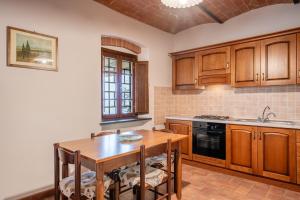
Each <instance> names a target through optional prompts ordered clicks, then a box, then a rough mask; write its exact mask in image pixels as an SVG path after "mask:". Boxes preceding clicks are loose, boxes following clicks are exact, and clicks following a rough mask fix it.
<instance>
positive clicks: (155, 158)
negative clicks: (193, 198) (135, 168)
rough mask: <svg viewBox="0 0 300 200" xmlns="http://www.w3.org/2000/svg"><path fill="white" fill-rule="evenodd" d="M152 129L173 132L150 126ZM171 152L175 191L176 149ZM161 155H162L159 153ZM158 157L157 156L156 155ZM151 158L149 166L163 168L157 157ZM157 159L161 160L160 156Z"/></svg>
mask: <svg viewBox="0 0 300 200" xmlns="http://www.w3.org/2000/svg"><path fill="white" fill-rule="evenodd" d="M152 130H153V131H160V132H165V133H174V132H173V131H171V130H169V129H157V128H156V127H155V126H154V127H152ZM172 154H173V157H172V160H173V165H174V171H172V174H173V177H172V180H173V181H174V192H177V191H176V188H177V187H176V185H177V180H176V177H177V171H176V167H175V166H177V163H176V156H178V155H177V151H176V150H175V151H174V152H172ZM161 156H163V155H161ZM158 157H159V156H158ZM150 159H151V161H150V162H151V166H152V167H155V168H159V169H162V168H164V167H165V166H164V165H162V164H161V163H160V162H159V161H158V162H157V161H156V160H157V157H154V158H150ZM158 160H161V158H158Z"/></svg>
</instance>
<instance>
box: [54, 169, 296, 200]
mask: <svg viewBox="0 0 300 200" xmlns="http://www.w3.org/2000/svg"><path fill="white" fill-rule="evenodd" d="M183 181H184V184H183V185H184V187H183V190H182V200H300V193H298V192H293V191H290V190H286V189H282V188H279V187H275V186H271V185H267V184H263V183H259V182H255V181H251V180H248V179H243V178H238V177H235V176H230V175H225V174H222V173H217V172H214V171H209V170H205V169H201V168H196V167H192V166H188V165H184V166H183ZM162 189H163V188H162ZM120 199H121V200H130V199H132V195H131V192H128V193H125V194H122V196H121V198H120ZM147 199H151V200H152V199H153V197H152V194H151V193H147ZM173 199H174V200H176V195H173V196H172V200H173ZM49 200H50V199H49Z"/></svg>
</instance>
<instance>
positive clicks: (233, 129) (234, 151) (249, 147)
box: [226, 125, 257, 174]
mask: <svg viewBox="0 0 300 200" xmlns="http://www.w3.org/2000/svg"><path fill="white" fill-rule="evenodd" d="M226 167H227V168H230V169H233V170H237V171H242V172H246V173H250V174H253V173H256V172H257V128H256V127H254V126H239V125H228V126H227V130H226Z"/></svg>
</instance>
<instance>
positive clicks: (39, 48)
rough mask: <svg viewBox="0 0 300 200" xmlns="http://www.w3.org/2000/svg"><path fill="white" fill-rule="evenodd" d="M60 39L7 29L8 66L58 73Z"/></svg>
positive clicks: (22, 30) (11, 28) (17, 29)
mask: <svg viewBox="0 0 300 200" xmlns="http://www.w3.org/2000/svg"><path fill="white" fill-rule="evenodd" d="M57 51H58V38H57V37H54V36H50V35H46V34H42V33H37V32H33V31H28V30H24V29H19V28H15V27H11V26H8V27H7V66H10V67H21V68H29V69H39V70H47V71H58V66H57Z"/></svg>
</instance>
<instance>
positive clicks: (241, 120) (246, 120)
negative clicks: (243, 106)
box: [235, 119, 260, 122]
mask: <svg viewBox="0 0 300 200" xmlns="http://www.w3.org/2000/svg"><path fill="white" fill-rule="evenodd" d="M235 121H237V122H260V121H259V120H258V119H236V120H235Z"/></svg>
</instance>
